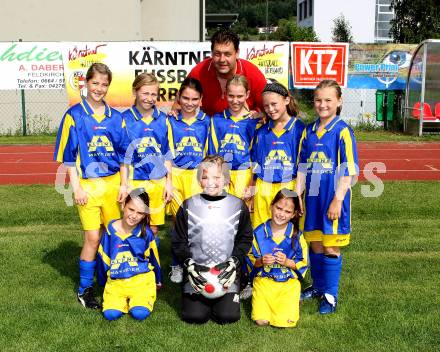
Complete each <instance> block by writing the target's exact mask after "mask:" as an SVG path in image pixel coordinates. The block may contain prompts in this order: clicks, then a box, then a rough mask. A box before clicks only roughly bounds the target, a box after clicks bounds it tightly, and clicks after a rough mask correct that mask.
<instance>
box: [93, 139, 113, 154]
mask: <svg viewBox="0 0 440 352" xmlns="http://www.w3.org/2000/svg"><path fill="white" fill-rule="evenodd" d="M87 146H88V151H89V153H90V152H96V149H97V148H105V150H106V151H107V152H113V151H114V148H113V144H112V142H110V140H109V139H108V138H107V136H94V137H93V138H92V140H91V141H90V142H89V143H87Z"/></svg>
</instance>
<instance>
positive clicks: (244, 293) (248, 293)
mask: <svg viewBox="0 0 440 352" xmlns="http://www.w3.org/2000/svg"><path fill="white" fill-rule="evenodd" d="M251 297H252V286H251V284H247V285H246V287H245V288H244V289H243V290H241V292H240V299H241V300H246V299H249V298H251Z"/></svg>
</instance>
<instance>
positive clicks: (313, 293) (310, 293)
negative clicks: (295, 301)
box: [299, 286, 322, 301]
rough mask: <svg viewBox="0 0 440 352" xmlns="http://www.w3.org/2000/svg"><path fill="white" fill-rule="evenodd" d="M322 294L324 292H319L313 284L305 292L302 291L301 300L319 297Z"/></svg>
mask: <svg viewBox="0 0 440 352" xmlns="http://www.w3.org/2000/svg"><path fill="white" fill-rule="evenodd" d="M321 296H322V293H321V292H319V291H318V290H317V289H316V288H314V287H313V286H309V287H307V288H306V289H304V291H303V292H301V296H300V299H299V300H300V301H308V300H311V299H313V298H319V297H321Z"/></svg>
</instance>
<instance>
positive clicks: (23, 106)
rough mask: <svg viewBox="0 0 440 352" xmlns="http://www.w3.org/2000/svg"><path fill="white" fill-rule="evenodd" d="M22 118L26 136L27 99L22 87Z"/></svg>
mask: <svg viewBox="0 0 440 352" xmlns="http://www.w3.org/2000/svg"><path fill="white" fill-rule="evenodd" d="M21 119H22V121H23V136H26V100H25V98H24V89H21Z"/></svg>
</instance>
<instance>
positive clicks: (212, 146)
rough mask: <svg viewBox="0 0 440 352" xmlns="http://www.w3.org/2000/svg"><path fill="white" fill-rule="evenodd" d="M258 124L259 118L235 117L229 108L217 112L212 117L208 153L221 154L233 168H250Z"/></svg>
mask: <svg viewBox="0 0 440 352" xmlns="http://www.w3.org/2000/svg"><path fill="white" fill-rule="evenodd" d="M257 125H258V120H257V119H250V118H249V117H247V116H243V117H241V118H237V117H234V116H232V115H231V112H230V111H229V109H226V110H225V111H223V112H222V113H219V114H215V115H214V116H213V117H212V118H211V136H210V138H209V148H208V154H219V155H221V156H222V157H223V158H224V159H225V160H226V161H227V162H228V163H230V166H231V170H239V169H241V170H243V169H248V168H250V167H251V157H250V149H251V147H252V141H253V138H254V135H255V131H256V129H257Z"/></svg>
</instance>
